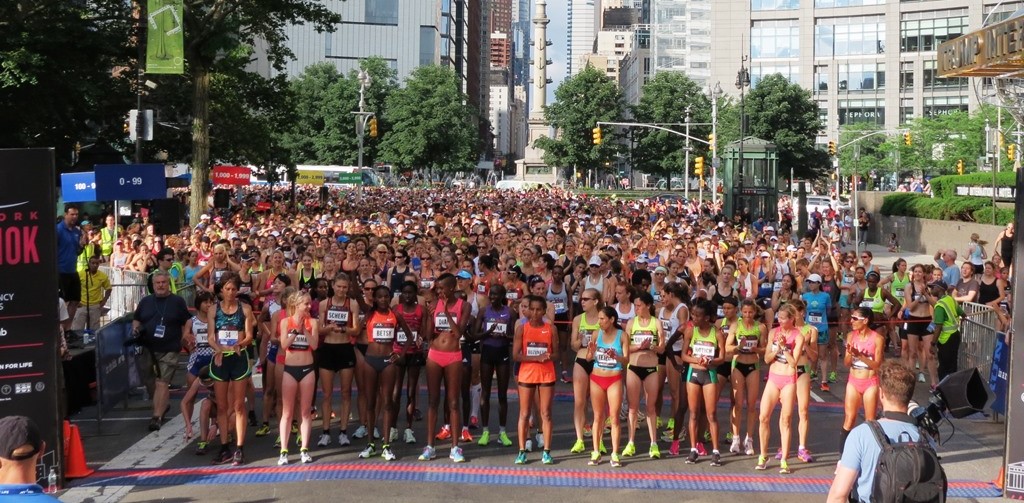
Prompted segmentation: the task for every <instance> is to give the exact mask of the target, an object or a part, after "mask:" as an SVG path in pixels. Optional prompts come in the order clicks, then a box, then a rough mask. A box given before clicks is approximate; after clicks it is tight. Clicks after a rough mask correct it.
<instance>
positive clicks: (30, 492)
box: [0, 416, 60, 501]
mask: <svg viewBox="0 0 1024 503" xmlns="http://www.w3.org/2000/svg"><path fill="white" fill-rule="evenodd" d="M45 452H46V442H44V441H43V434H42V432H40V431H39V427H38V426H36V424H35V423H34V422H32V420H31V419H29V418H27V417H25V416H8V417H5V418H3V419H0V501H22V500H27V501H60V500H58V499H57V498H54V497H53V496H50V495H48V494H46V493H44V492H43V487H42V486H40V485H39V484H37V483H36V465H37V464H38V463H39V462H40V461H41V460H42V458H43V453H45Z"/></svg>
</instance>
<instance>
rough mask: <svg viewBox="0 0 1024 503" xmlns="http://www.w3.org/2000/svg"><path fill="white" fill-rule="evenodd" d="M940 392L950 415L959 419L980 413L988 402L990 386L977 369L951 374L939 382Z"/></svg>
mask: <svg viewBox="0 0 1024 503" xmlns="http://www.w3.org/2000/svg"><path fill="white" fill-rule="evenodd" d="M939 392H940V393H942V399H943V400H944V401H945V402H946V407H948V408H949V413H950V414H951V415H952V416H953V417H955V418H957V419H960V418H962V417H967V416H969V415H971V414H974V413H975V412H980V411H981V410H982V409H984V408H985V404H986V403H987V402H988V386H986V385H985V381H983V380H982V379H981V374H979V373H978V369H976V368H972V369H967V370H961V371H959V372H955V373H953V374H949V375H948V376H946V378H945V379H943V380H942V381H941V382H939Z"/></svg>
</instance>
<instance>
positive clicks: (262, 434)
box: [256, 423, 270, 437]
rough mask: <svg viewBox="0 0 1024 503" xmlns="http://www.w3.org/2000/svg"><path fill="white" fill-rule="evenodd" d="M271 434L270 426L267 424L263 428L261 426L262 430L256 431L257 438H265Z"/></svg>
mask: <svg viewBox="0 0 1024 503" xmlns="http://www.w3.org/2000/svg"><path fill="white" fill-rule="evenodd" d="M269 433H270V425H269V424H267V423H263V426H260V429H258V430H256V436H257V437H265V436H267V435H268V434H269Z"/></svg>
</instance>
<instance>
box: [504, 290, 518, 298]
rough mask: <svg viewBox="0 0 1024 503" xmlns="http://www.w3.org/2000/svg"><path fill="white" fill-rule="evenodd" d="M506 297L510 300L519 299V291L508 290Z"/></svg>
mask: <svg viewBox="0 0 1024 503" xmlns="http://www.w3.org/2000/svg"><path fill="white" fill-rule="evenodd" d="M505 298H506V299H508V300H519V292H507V293H505Z"/></svg>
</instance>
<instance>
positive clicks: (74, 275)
mask: <svg viewBox="0 0 1024 503" xmlns="http://www.w3.org/2000/svg"><path fill="white" fill-rule="evenodd" d="M85 243H86V237H85V233H83V232H82V228H81V227H79V226H78V207H77V206H75V205H73V204H69V205H67V206H65V207H64V219H63V220H61V222H60V223H58V224H57V273H58V277H59V278H60V296H61V298H62V299H64V301H65V302H67V303H68V314H69V315H70V316H71V318H72V319H74V318H75V311H76V310H78V303H79V302H80V301H81V300H82V299H81V297H82V285H81V283H80V281H79V278H78V255H80V254H81V253H82V250H84V249H85Z"/></svg>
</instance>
